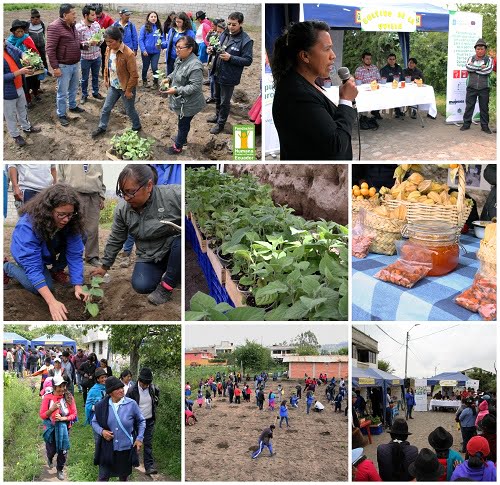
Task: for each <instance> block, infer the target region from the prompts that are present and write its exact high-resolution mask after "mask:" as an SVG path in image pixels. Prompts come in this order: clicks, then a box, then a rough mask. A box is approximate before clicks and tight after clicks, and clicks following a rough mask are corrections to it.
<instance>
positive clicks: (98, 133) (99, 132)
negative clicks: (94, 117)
mask: <svg viewBox="0 0 500 485" xmlns="http://www.w3.org/2000/svg"><path fill="white" fill-rule="evenodd" d="M103 133H106V130H105V129H104V128H101V127H100V126H98V127H97V128H96V129H95V130H94V131H93V132H92V138H97V137H98V136H101V135H102V134H103Z"/></svg>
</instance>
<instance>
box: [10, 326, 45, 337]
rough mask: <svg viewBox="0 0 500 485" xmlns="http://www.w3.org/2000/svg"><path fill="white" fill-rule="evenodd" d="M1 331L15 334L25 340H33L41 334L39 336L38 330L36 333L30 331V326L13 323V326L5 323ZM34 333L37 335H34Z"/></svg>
mask: <svg viewBox="0 0 500 485" xmlns="http://www.w3.org/2000/svg"><path fill="white" fill-rule="evenodd" d="M3 330H4V332H14V333H17V334H18V335H20V336H21V337H24V338H25V339H27V340H33V339H34V338H36V337H39V336H40V335H42V334H41V333H40V334H39V333H38V332H39V331H40V330H38V329H37V330H36V331H33V330H30V325H27V324H22V323H14V324H11V323H9V324H7V323H6V324H5V325H4V326H3ZM35 333H36V334H37V335H35Z"/></svg>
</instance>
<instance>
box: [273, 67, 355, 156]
mask: <svg viewBox="0 0 500 485" xmlns="http://www.w3.org/2000/svg"><path fill="white" fill-rule="evenodd" d="M273 119H274V124H275V126H276V129H277V130H278V136H279V139H280V159H281V160H312V161H316V160H352V145H351V133H352V127H353V124H354V120H355V119H356V111H355V110H354V109H353V108H351V107H350V106H346V105H339V106H338V107H337V106H335V105H334V104H333V103H332V102H331V101H330V100H329V99H328V98H327V97H326V95H324V94H322V93H320V92H319V91H318V90H317V89H316V88H315V87H314V86H312V85H311V84H310V83H309V82H308V81H306V80H305V79H304V78H303V77H302V76H301V75H300V74H298V73H297V72H295V71H291V72H290V73H289V74H288V75H287V76H286V77H285V78H284V79H283V80H282V81H280V82H279V84H278V85H277V86H276V90H275V93H274V100H273Z"/></svg>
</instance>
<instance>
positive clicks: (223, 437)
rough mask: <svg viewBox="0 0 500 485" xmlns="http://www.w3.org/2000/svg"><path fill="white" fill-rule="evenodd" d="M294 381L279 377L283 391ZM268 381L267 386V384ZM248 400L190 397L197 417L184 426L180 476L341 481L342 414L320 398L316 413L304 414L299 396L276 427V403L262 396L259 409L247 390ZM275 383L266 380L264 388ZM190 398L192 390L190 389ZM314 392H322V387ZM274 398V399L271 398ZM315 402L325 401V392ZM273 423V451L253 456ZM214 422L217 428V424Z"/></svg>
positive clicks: (344, 442) (345, 451)
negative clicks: (183, 468)
mask: <svg viewBox="0 0 500 485" xmlns="http://www.w3.org/2000/svg"><path fill="white" fill-rule="evenodd" d="M296 384H297V382H296V381H283V382H282V385H283V388H284V389H285V397H287V398H288V397H289V396H290V394H291V390H292V389H295V385H296ZM270 385H271V387H270ZM250 386H251V387H252V397H251V400H250V403H245V402H242V404H240V405H238V404H229V399H228V398H218V397H217V398H216V399H214V400H213V401H212V409H206V408H205V407H204V406H205V405H203V407H202V408H198V407H197V406H198V405H197V404H196V401H195V407H194V408H193V411H194V413H195V416H196V418H197V419H198V422H197V423H196V424H195V425H194V426H187V427H186V434H185V453H186V455H185V456H186V480H187V481H207V480H211V481H232V482H242V481H266V482H271V481H280V482H290V481H307V482H315V481H316V482H326V481H347V467H348V460H347V455H348V446H347V441H348V440H347V425H348V423H347V418H346V417H345V416H344V412H343V410H342V412H341V413H334V412H333V407H332V406H330V405H326V404H325V410H324V411H323V412H322V413H321V414H318V413H314V412H312V411H311V413H310V414H309V415H307V414H306V408H305V397H304V395H303V396H302V399H301V400H300V401H299V408H298V409H290V410H289V422H290V428H286V425H285V423H283V428H282V429H280V428H279V426H278V425H279V421H278V420H277V419H276V417H277V416H279V405H278V406H277V410H276V409H275V411H274V412H270V411H269V410H268V407H267V400H266V403H265V407H264V410H263V411H260V410H259V408H258V407H257V406H256V404H255V394H254V393H253V390H254V385H253V382H251V383H250ZM272 386H277V383H270V384H269V383H268V385H267V386H266V394H267V393H268V392H269V390H270V389H275V387H272ZM194 394H195V397H194V399H195V400H196V392H194ZM318 396H324V391H323V389H322V387H320V388H319V390H318ZM276 401H277V402H278V401H279V400H278V399H277V400H276ZM321 402H324V403H326V398H325V399H322V400H321ZM271 424H275V425H276V429H275V430H274V438H273V440H272V445H273V450H274V451H275V453H276V455H274V456H272V457H271V456H269V450H267V448H266V449H265V451H263V452H262V454H261V455H260V456H259V457H258V458H257V459H256V460H252V452H253V451H255V450H256V449H257V445H258V438H259V435H260V433H261V432H262V430H263V429H264V428H267V427H269V426H270V425H271ZM219 428H220V429H219Z"/></svg>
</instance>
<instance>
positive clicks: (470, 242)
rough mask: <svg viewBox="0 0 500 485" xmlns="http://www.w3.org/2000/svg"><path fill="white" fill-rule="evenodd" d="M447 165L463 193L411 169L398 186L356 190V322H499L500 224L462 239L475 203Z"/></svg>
mask: <svg viewBox="0 0 500 485" xmlns="http://www.w3.org/2000/svg"><path fill="white" fill-rule="evenodd" d="M441 167H443V168H446V167H445V166H441ZM447 167H448V168H450V169H451V173H450V175H451V179H452V180H454V179H456V177H458V189H457V190H454V189H450V188H449V187H448V185H446V184H445V183H443V181H436V180H428V179H425V178H424V177H423V175H422V174H421V173H419V172H420V170H421V166H420V165H408V164H404V165H399V166H398V167H397V169H396V171H395V174H394V177H395V184H394V186H393V187H392V188H386V187H381V188H380V190H379V192H378V193H377V192H376V189H375V188H373V187H368V184H366V183H364V184H362V185H361V186H357V185H356V186H354V187H353V191H352V194H353V202H352V209H353V228H352V256H353V257H352V303H353V305H352V318H353V320H358V321H359V320H496V223H495V222H491V221H488V222H484V223H482V222H480V221H477V222H476V223H475V224H476V225H477V226H478V227H476V230H477V232H476V233H472V232H467V233H466V234H461V230H462V228H463V227H464V223H465V221H466V220H467V218H468V216H469V214H470V212H471V209H472V207H471V203H472V201H471V200H470V199H466V198H465V172H464V166H463V165H449V166H447ZM481 226H482V227H481ZM483 229H484V230H483ZM478 236H482V238H480V237H478Z"/></svg>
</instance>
